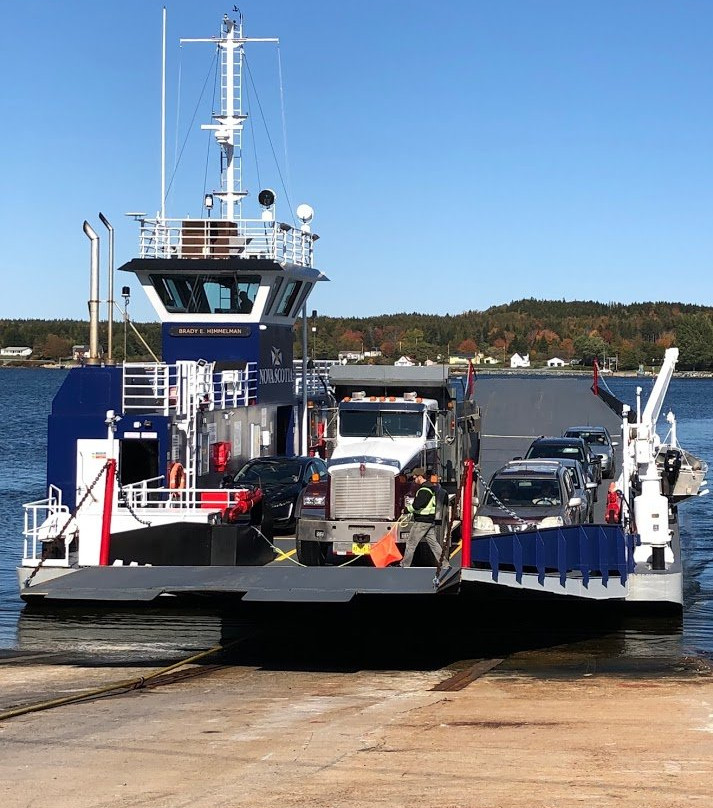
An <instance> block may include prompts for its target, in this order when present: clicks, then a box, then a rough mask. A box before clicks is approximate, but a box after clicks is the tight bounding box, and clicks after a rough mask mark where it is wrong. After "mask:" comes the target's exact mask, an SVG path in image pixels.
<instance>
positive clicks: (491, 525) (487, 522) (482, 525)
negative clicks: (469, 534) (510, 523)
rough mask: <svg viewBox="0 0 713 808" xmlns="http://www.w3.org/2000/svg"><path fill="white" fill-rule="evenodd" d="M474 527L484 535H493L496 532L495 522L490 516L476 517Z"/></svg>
mask: <svg viewBox="0 0 713 808" xmlns="http://www.w3.org/2000/svg"><path fill="white" fill-rule="evenodd" d="M473 527H474V528H475V529H476V530H480V531H482V532H483V533H492V532H493V531H494V530H495V522H493V520H492V519H491V518H490V517H489V516H476V517H475V520H474V522H473Z"/></svg>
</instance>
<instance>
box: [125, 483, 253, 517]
mask: <svg viewBox="0 0 713 808" xmlns="http://www.w3.org/2000/svg"><path fill="white" fill-rule="evenodd" d="M163 481H164V480H163V477H154V478H153V479H150V480H142V481H141V482H138V483H132V484H131V485H124V486H122V488H121V491H120V493H119V501H118V507H119V508H128V509H130V510H155V509H158V508H161V509H166V508H168V509H170V510H171V511H180V512H186V511H206V510H209V511H222V510H225V508H228V507H230V506H231V505H233V504H234V503H235V501H236V495H237V493H238V490H239V489H236V488H166V487H165V486H161V487H158V486H157V484H158V483H162V482H163Z"/></svg>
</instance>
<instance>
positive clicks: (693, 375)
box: [0, 359, 713, 382]
mask: <svg viewBox="0 0 713 808" xmlns="http://www.w3.org/2000/svg"><path fill="white" fill-rule="evenodd" d="M120 365H121V363H117V364H116V365H112V366H110V367H116V366H120ZM78 367H82V365H81V364H80V363H79V362H71V363H56V362H47V361H44V360H39V359H38V360H34V361H33V360H29V361H28V360H23V361H13V360H2V361H0V370H4V369H7V368H22V369H24V370H37V369H42V370H72V369H73V368H78ZM99 367H104V366H103V365H100V366H99ZM385 367H390V366H389V365H386V366H385ZM473 367H474V369H475V373H476V380H477V377H478V376H479V375H480V376H489V375H491V374H492V375H498V376H500V375H511V376H530V375H531V376H558V377H570V376H576V377H588V378H591V377H592V371H591V370H590V369H586V370H584V369H582V370H580V369H576V370H575V369H572V370H563V369H562V368H546V367H540V368H538V367H535V368H495V367H492V366H488V368H487V370H486V369H480V367H481V366H480V365H474V366H473ZM466 373H467V369H465V368H458V370H457V371H456V370H455V369H454V374H453V375H455V376H458V375H465V374H466ZM599 378H600V380H602V381H604V382H606V380H607V379H642V380H644V379H655V378H656V373H655V372H654V373H649V372H647V373H646V374H645V375H643V376H640V375H639V373H638V372H637V371H635V370H620V371H616V372H615V373H600V375H599ZM673 378H674V379H713V370H677V371H675V372H674V374H673Z"/></svg>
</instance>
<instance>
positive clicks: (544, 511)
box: [474, 460, 582, 535]
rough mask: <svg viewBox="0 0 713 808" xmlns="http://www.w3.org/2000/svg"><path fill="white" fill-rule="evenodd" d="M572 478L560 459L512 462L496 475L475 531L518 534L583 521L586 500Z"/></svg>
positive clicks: (481, 507) (483, 533)
mask: <svg viewBox="0 0 713 808" xmlns="http://www.w3.org/2000/svg"><path fill="white" fill-rule="evenodd" d="M574 494H575V492H574V486H573V484H572V475H571V474H570V473H569V471H568V470H567V469H566V468H565V467H564V466H563V465H562V464H561V463H559V462H558V461H556V460H511V461H510V462H509V463H508V464H507V465H506V466H503V467H502V468H501V469H498V471H496V472H495V474H493V476H492V477H491V479H490V483H489V484H488V487H487V490H486V491H485V492H484V494H483V502H482V504H481V505H480V506H479V507H478V510H477V512H476V516H475V522H474V528H475V530H474V532H475V534H480V535H489V534H493V533H516V532H520V531H523V530H535V529H537V528H548V527H563V526H565V525H577V524H580V522H581V514H582V510H581V508H582V500H581V498H580V497H578V496H575V495H574Z"/></svg>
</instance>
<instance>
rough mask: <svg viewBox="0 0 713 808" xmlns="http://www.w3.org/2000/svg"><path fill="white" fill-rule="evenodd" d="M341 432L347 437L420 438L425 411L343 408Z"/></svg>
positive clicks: (340, 418) (340, 421) (340, 420)
mask: <svg viewBox="0 0 713 808" xmlns="http://www.w3.org/2000/svg"><path fill="white" fill-rule="evenodd" d="M339 434H340V435H341V436H342V437H345V438H369V437H391V438H420V437H421V435H422V434H423V413H421V412H413V411H409V412H398V411H394V410H389V411H386V410H381V411H378V410H348V409H343V410H342V411H341V412H340V415H339Z"/></svg>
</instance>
